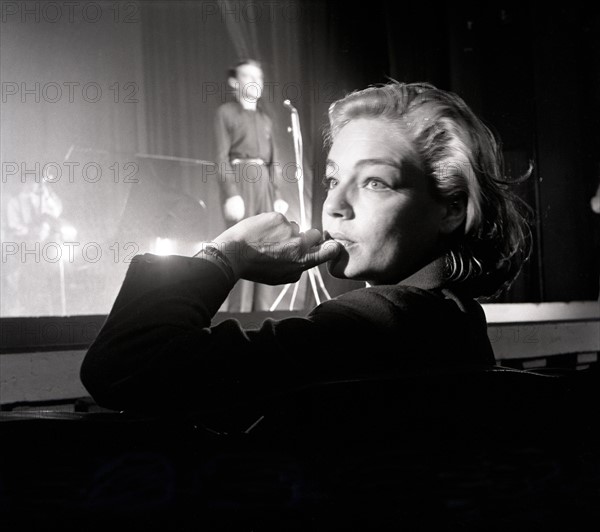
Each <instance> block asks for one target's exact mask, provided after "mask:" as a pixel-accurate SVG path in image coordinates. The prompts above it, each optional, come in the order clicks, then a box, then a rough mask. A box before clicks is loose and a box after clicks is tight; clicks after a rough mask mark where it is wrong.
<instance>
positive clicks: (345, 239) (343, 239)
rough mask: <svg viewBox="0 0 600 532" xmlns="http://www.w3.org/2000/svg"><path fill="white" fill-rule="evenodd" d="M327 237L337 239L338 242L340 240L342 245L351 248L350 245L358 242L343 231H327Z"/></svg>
mask: <svg viewBox="0 0 600 532" xmlns="http://www.w3.org/2000/svg"><path fill="white" fill-rule="evenodd" d="M325 236H326V238H331V239H333V240H335V241H336V242H339V243H340V244H341V245H342V246H344V248H349V247H350V246H352V245H354V244H356V242H354V240H350V239H349V238H348V237H347V236H346V235H344V234H343V233H328V232H326V233H325Z"/></svg>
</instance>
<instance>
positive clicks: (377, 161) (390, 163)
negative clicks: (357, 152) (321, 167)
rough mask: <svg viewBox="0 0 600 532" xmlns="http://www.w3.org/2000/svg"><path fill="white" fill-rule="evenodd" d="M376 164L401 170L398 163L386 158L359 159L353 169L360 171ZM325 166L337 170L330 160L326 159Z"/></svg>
mask: <svg viewBox="0 0 600 532" xmlns="http://www.w3.org/2000/svg"><path fill="white" fill-rule="evenodd" d="M376 164H383V165H386V166H393V167H394V168H397V169H398V170H402V165H401V164H400V163H399V162H398V161H395V160H394V159H388V158H373V159H361V160H360V161H357V162H356V163H355V164H354V168H355V169H360V168H362V167H364V166H373V165H376ZM325 165H326V166H330V167H333V168H337V164H336V163H335V161H332V160H331V159H327V161H326V162H325Z"/></svg>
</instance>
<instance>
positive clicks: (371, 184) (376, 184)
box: [365, 178, 390, 190]
mask: <svg viewBox="0 0 600 532" xmlns="http://www.w3.org/2000/svg"><path fill="white" fill-rule="evenodd" d="M365 188H369V189H371V190H385V189H386V188H390V187H389V186H388V185H387V184H386V183H384V182H383V181H381V180H379V179H374V178H369V179H367V182H366V183H365Z"/></svg>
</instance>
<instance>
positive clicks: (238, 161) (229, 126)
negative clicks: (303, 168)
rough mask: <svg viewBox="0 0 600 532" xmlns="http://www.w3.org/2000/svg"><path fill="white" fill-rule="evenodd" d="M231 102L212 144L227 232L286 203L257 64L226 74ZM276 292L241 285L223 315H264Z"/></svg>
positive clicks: (220, 115) (248, 62)
mask: <svg viewBox="0 0 600 532" xmlns="http://www.w3.org/2000/svg"><path fill="white" fill-rule="evenodd" d="M227 75H228V78H227V83H228V85H229V87H230V88H231V90H232V93H233V95H234V97H235V99H234V100H233V101H229V102H226V103H223V104H221V105H220V106H219V107H218V109H217V111H216V117H215V124H214V126H215V142H216V157H215V162H216V164H217V165H218V169H217V171H218V175H219V187H220V192H221V202H222V205H223V217H224V219H225V223H226V225H227V227H230V226H231V225H233V224H235V223H237V222H239V221H240V220H242V219H244V218H248V217H250V216H254V215H256V214H261V213H263V212H272V211H277V212H280V213H282V214H285V213H286V212H287V210H288V203H287V202H286V201H285V200H284V199H283V198H282V196H281V191H280V188H279V186H278V184H277V181H278V174H279V173H280V172H281V162H280V161H279V160H278V157H277V147H276V143H275V142H274V140H273V122H272V120H271V118H270V117H269V115H268V114H267V113H266V111H265V110H264V109H263V108H262V107H261V105H260V98H261V96H262V94H263V89H264V74H263V70H262V66H261V64H260V62H258V61H256V60H254V59H244V60H241V61H239V62H238V63H237V64H236V65H234V66H233V67H231V68H230V69H229V70H228V72H227ZM280 291H281V289H280V288H277V287H270V286H262V285H256V284H254V283H251V282H249V281H242V282H240V283H238V286H236V288H235V289H234V290H233V292H232V293H231V294H230V296H229V298H228V300H227V301H226V303H225V305H224V306H223V310H229V311H230V312H237V311H241V312H250V311H253V310H268V309H269V307H270V306H271V305H272V304H273V302H274V301H275V299H276V298H277V295H278V294H279V292H280Z"/></svg>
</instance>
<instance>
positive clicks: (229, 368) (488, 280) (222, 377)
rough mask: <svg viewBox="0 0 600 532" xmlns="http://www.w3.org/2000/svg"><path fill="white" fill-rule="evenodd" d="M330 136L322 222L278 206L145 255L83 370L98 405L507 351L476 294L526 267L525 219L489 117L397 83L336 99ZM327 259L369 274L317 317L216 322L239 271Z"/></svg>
mask: <svg viewBox="0 0 600 532" xmlns="http://www.w3.org/2000/svg"><path fill="white" fill-rule="evenodd" d="M327 137H328V143H329V145H330V150H329V157H328V163H327V164H328V166H327V175H326V178H325V183H326V186H327V190H328V193H327V198H326V201H325V203H324V206H323V218H322V221H323V230H324V232H323V235H321V233H320V231H318V230H316V229H310V230H308V231H306V232H305V233H300V232H299V228H298V225H297V224H296V223H294V222H290V221H288V220H287V219H286V218H285V217H284V216H283V215H282V214H278V213H265V214H260V215H258V216H254V217H251V218H248V219H245V220H242V221H241V222H239V223H238V224H236V225H234V226H232V227H230V228H229V229H227V230H226V231H225V232H224V233H222V234H221V235H220V236H218V237H217V238H216V239H215V241H214V242H213V243H212V244H211V246H207V247H205V248H204V249H203V250H202V251H201V252H199V253H198V255H197V256H196V257H193V258H188V257H180V256H170V257H157V256H153V255H148V254H147V255H143V256H140V257H136V260H135V261H134V262H133V264H132V265H131V267H130V269H129V271H128V273H127V276H126V279H125V281H124V284H123V286H122V288H121V291H120V293H119V295H118V297H117V299H116V301H115V304H114V307H113V309H112V311H111V312H110V315H109V316H108V319H107V321H106V323H105V324H104V326H103V328H102V330H101V331H100V334H99V335H98V337H97V339H96V340H95V341H94V343H93V345H92V346H91V348H90V349H89V351H88V353H87V355H86V358H85V360H84V363H83V366H82V370H81V377H82V380H83V383H84V384H85V386H86V387H87V389H88V390H89V391H90V393H91V394H92V396H93V397H94V398H95V399H96V401H97V402H98V403H99V404H100V405H103V406H106V407H110V408H116V409H129V410H144V409H153V410H155V409H157V408H164V409H169V408H171V407H172V406H177V407H178V409H179V410H181V408H182V405H185V406H186V407H187V408H189V409H190V410H205V409H211V408H218V407H223V406H227V405H234V404H244V403H246V402H248V401H250V400H252V399H256V398H261V397H267V396H269V395H271V394H274V393H279V392H282V391H285V390H287V389H289V388H290V387H292V386H295V385H300V384H304V383H314V382H323V381H329V380H335V379H343V378H359V377H370V378H372V377H377V376H386V377H387V376H390V375H394V374H402V373H403V372H406V371H408V370H415V369H418V370H421V369H430V368H436V369H437V368H455V367H457V366H482V365H493V364H494V356H493V352H492V349H491V346H490V343H489V340H488V337H487V332H486V322H485V316H484V313H483V311H482V309H481V307H480V305H479V304H478V303H477V302H476V301H475V300H474V298H475V297H478V296H485V295H491V294H493V293H495V292H496V291H498V290H499V289H501V288H502V287H503V286H506V285H507V283H510V281H511V280H512V279H514V277H515V276H516V274H517V273H518V272H519V269H520V265H521V262H522V259H523V258H524V257H525V256H526V254H527V250H528V246H527V238H526V237H527V234H528V233H527V228H526V225H525V222H524V219H523V217H522V216H521V215H520V214H519V213H518V211H517V208H516V206H517V204H516V203H515V199H514V198H513V197H512V196H511V195H510V193H509V192H508V190H507V184H506V183H505V182H504V181H503V180H502V174H501V164H500V151H499V149H498V147H497V144H496V142H495V141H494V138H493V136H492V134H491V133H490V131H489V130H488V129H487V128H486V127H485V126H484V125H483V124H482V123H481V122H480V121H479V120H478V119H477V118H476V117H475V116H474V114H473V113H472V112H471V111H470V110H469V108H468V107H467V106H466V105H465V103H464V102H463V101H462V100H461V99H460V98H458V97H457V96H455V95H453V94H451V93H447V92H444V91H441V90H438V89H436V88H435V87H433V86H431V85H429V84H423V83H420V84H403V83H397V82H392V83H389V84H387V85H385V86H381V87H371V88H367V89H365V90H363V91H359V92H356V93H353V94H350V95H348V96H347V97H345V98H344V99H342V100H340V101H338V102H336V103H335V104H334V105H332V107H331V109H330V130H329V134H328V135H327ZM325 262H327V263H328V269H329V271H330V273H331V274H332V275H334V276H336V277H342V278H350V279H358V280H364V281H366V283H367V287H366V288H364V289H360V290H354V291H352V292H349V293H347V294H344V295H342V296H340V297H338V298H336V299H334V300H331V301H327V302H325V303H323V304H321V305H319V306H318V307H316V308H315V309H313V310H312V312H310V313H309V314H308V315H307V316H306V317H304V318H299V317H294V318H289V319H284V320H281V321H274V320H270V319H269V320H266V321H265V322H264V323H263V324H262V326H261V327H260V328H259V329H256V330H244V329H242V328H241V326H240V324H239V323H238V322H237V321H234V320H226V321H224V322H222V323H219V324H218V325H216V326H212V327H211V318H212V317H213V316H214V314H215V313H216V311H217V310H218V309H219V307H220V305H221V304H222V302H223V301H224V299H225V298H226V297H227V294H228V293H229V291H230V290H231V289H232V287H233V286H234V284H235V282H236V281H237V280H238V279H247V280H250V281H255V282H261V283H266V284H281V283H288V282H293V281H295V280H297V279H298V278H299V277H300V275H301V274H302V272H303V271H304V270H306V269H308V268H311V267H313V266H316V265H317V264H321V263H325ZM386 346H391V347H386Z"/></svg>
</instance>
